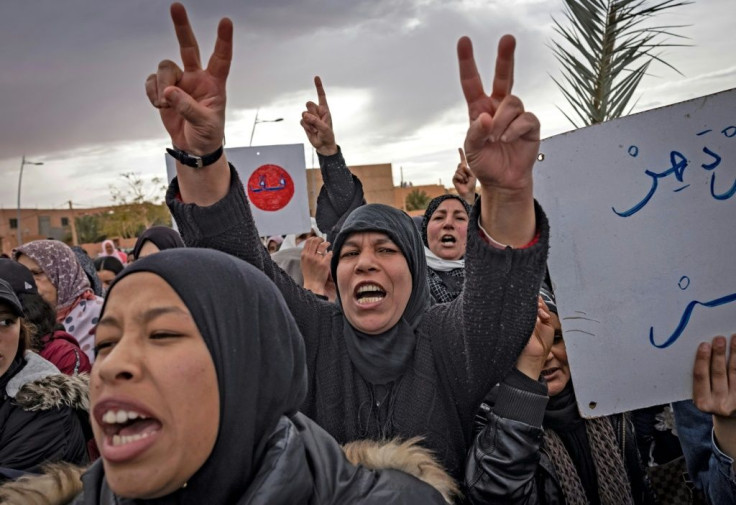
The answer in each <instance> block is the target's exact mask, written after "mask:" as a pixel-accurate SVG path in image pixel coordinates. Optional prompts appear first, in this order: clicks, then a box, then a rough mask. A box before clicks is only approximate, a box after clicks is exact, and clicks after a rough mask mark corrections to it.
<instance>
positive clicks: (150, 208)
mask: <svg viewBox="0 0 736 505" xmlns="http://www.w3.org/2000/svg"><path fill="white" fill-rule="evenodd" d="M121 177H122V178H123V179H124V181H125V182H124V185H123V186H122V187H117V186H110V195H111V197H112V201H113V204H114V205H115V207H114V208H113V209H110V210H109V211H108V212H107V214H104V217H103V220H102V221H103V223H102V231H103V234H104V235H105V236H107V237H122V238H133V237H137V236H138V235H139V234H140V233H141V232H142V231H143V230H145V229H146V228H150V227H151V226H156V225H164V226H171V216H170V214H169V209H168V208H167V207H166V204H165V203H163V197H162V196H161V195H163V194H164V193H165V192H166V185H165V184H164V181H163V179H161V178H160V177H154V178H153V179H151V182H150V183H146V181H144V180H143V179H142V178H141V176H140V175H138V174H136V173H133V172H127V173H123V174H121Z"/></svg>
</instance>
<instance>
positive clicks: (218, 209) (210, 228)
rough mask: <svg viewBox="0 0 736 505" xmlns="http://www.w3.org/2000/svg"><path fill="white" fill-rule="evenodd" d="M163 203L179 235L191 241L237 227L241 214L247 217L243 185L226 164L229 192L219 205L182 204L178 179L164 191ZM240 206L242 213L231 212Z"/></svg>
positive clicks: (246, 202)
mask: <svg viewBox="0 0 736 505" xmlns="http://www.w3.org/2000/svg"><path fill="white" fill-rule="evenodd" d="M166 204H167V205H168V207H169V210H170V211H171V214H172V215H173V216H174V219H176V224H177V226H178V227H179V232H180V233H181V235H182V236H187V237H192V239H194V240H195V241H196V240H199V239H202V238H206V237H213V236H217V235H219V234H221V233H224V232H225V231H226V230H229V229H231V228H232V227H233V226H237V225H239V224H241V221H242V217H241V216H243V215H244V213H245V215H250V207H249V204H248V199H247V198H246V196H245V189H244V188H243V183H242V182H241V181H240V177H239V176H238V172H237V170H235V167H233V166H232V164H230V189H229V191H228V193H227V195H225V196H224V197H223V198H222V200H220V201H219V202H216V203H214V204H212V205H210V206H208V207H200V206H198V205H196V204H193V203H183V202H182V201H181V197H180V191H179V180H178V178H177V177H174V179H173V180H172V181H171V184H170V185H169V189H168V191H167V192H166ZM241 206H244V207H245V209H244V210H243V213H239V212H233V209H234V208H237V207H241Z"/></svg>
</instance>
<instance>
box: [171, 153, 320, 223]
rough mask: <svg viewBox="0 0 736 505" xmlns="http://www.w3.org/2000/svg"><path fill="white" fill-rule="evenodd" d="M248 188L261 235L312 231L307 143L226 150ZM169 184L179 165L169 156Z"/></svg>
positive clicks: (246, 190) (228, 157)
mask: <svg viewBox="0 0 736 505" xmlns="http://www.w3.org/2000/svg"><path fill="white" fill-rule="evenodd" d="M225 155H226V156H227V159H228V161H229V162H230V163H232V164H233V166H234V167H235V168H236V170H237V171H238V175H239V176H240V180H241V181H243V185H244V186H245V192H246V195H248V200H249V202H250V209H251V212H253V218H254V219H255V222H256V227H257V228H258V233H259V234H260V235H261V236H271V235H286V234H289V233H303V232H306V231H309V229H310V228H311V222H310V219H309V200H308V196H307V175H306V165H305V163H304V146H303V144H286V145H276V146H257V147H235V148H226V149H225ZM166 173H167V175H168V179H169V182H171V179H173V178H174V176H175V175H176V162H175V161H174V159H173V158H172V157H171V156H169V155H168V154H167V155H166Z"/></svg>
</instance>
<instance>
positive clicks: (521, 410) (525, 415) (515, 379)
mask: <svg viewBox="0 0 736 505" xmlns="http://www.w3.org/2000/svg"><path fill="white" fill-rule="evenodd" d="M548 400H549V397H548V396H547V386H546V384H544V383H542V382H539V381H535V380H533V379H530V378H529V377H527V376H526V375H524V374H523V373H521V372H520V371H519V370H517V369H516V368H514V369H513V370H512V371H511V372H510V373H509V374H508V375H507V376H506V378H505V379H504V380H503V382H502V383H501V385H500V386H499V388H498V397H497V398H496V404H495V406H494V408H493V413H494V414H496V415H497V416H498V417H503V418H506V419H512V420H514V421H519V422H522V423H524V424H528V425H531V426H538V427H541V426H542V421H543V420H544V410H545V409H546V408H547V401H548Z"/></svg>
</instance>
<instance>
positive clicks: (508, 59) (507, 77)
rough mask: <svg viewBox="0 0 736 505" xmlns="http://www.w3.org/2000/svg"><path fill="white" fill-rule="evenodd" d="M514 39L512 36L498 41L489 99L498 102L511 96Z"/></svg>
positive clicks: (506, 36) (505, 36)
mask: <svg viewBox="0 0 736 505" xmlns="http://www.w3.org/2000/svg"><path fill="white" fill-rule="evenodd" d="M515 50H516V39H515V38H514V37H513V36H512V35H504V36H503V37H501V40H499V41H498V54H497V55H496V70H495V72H494V74H493V91H492V92H491V99H492V100H494V101H498V102H500V101H501V100H503V99H504V98H505V97H506V96H508V95H510V94H511V88H512V87H513V86H514V51H515Z"/></svg>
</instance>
